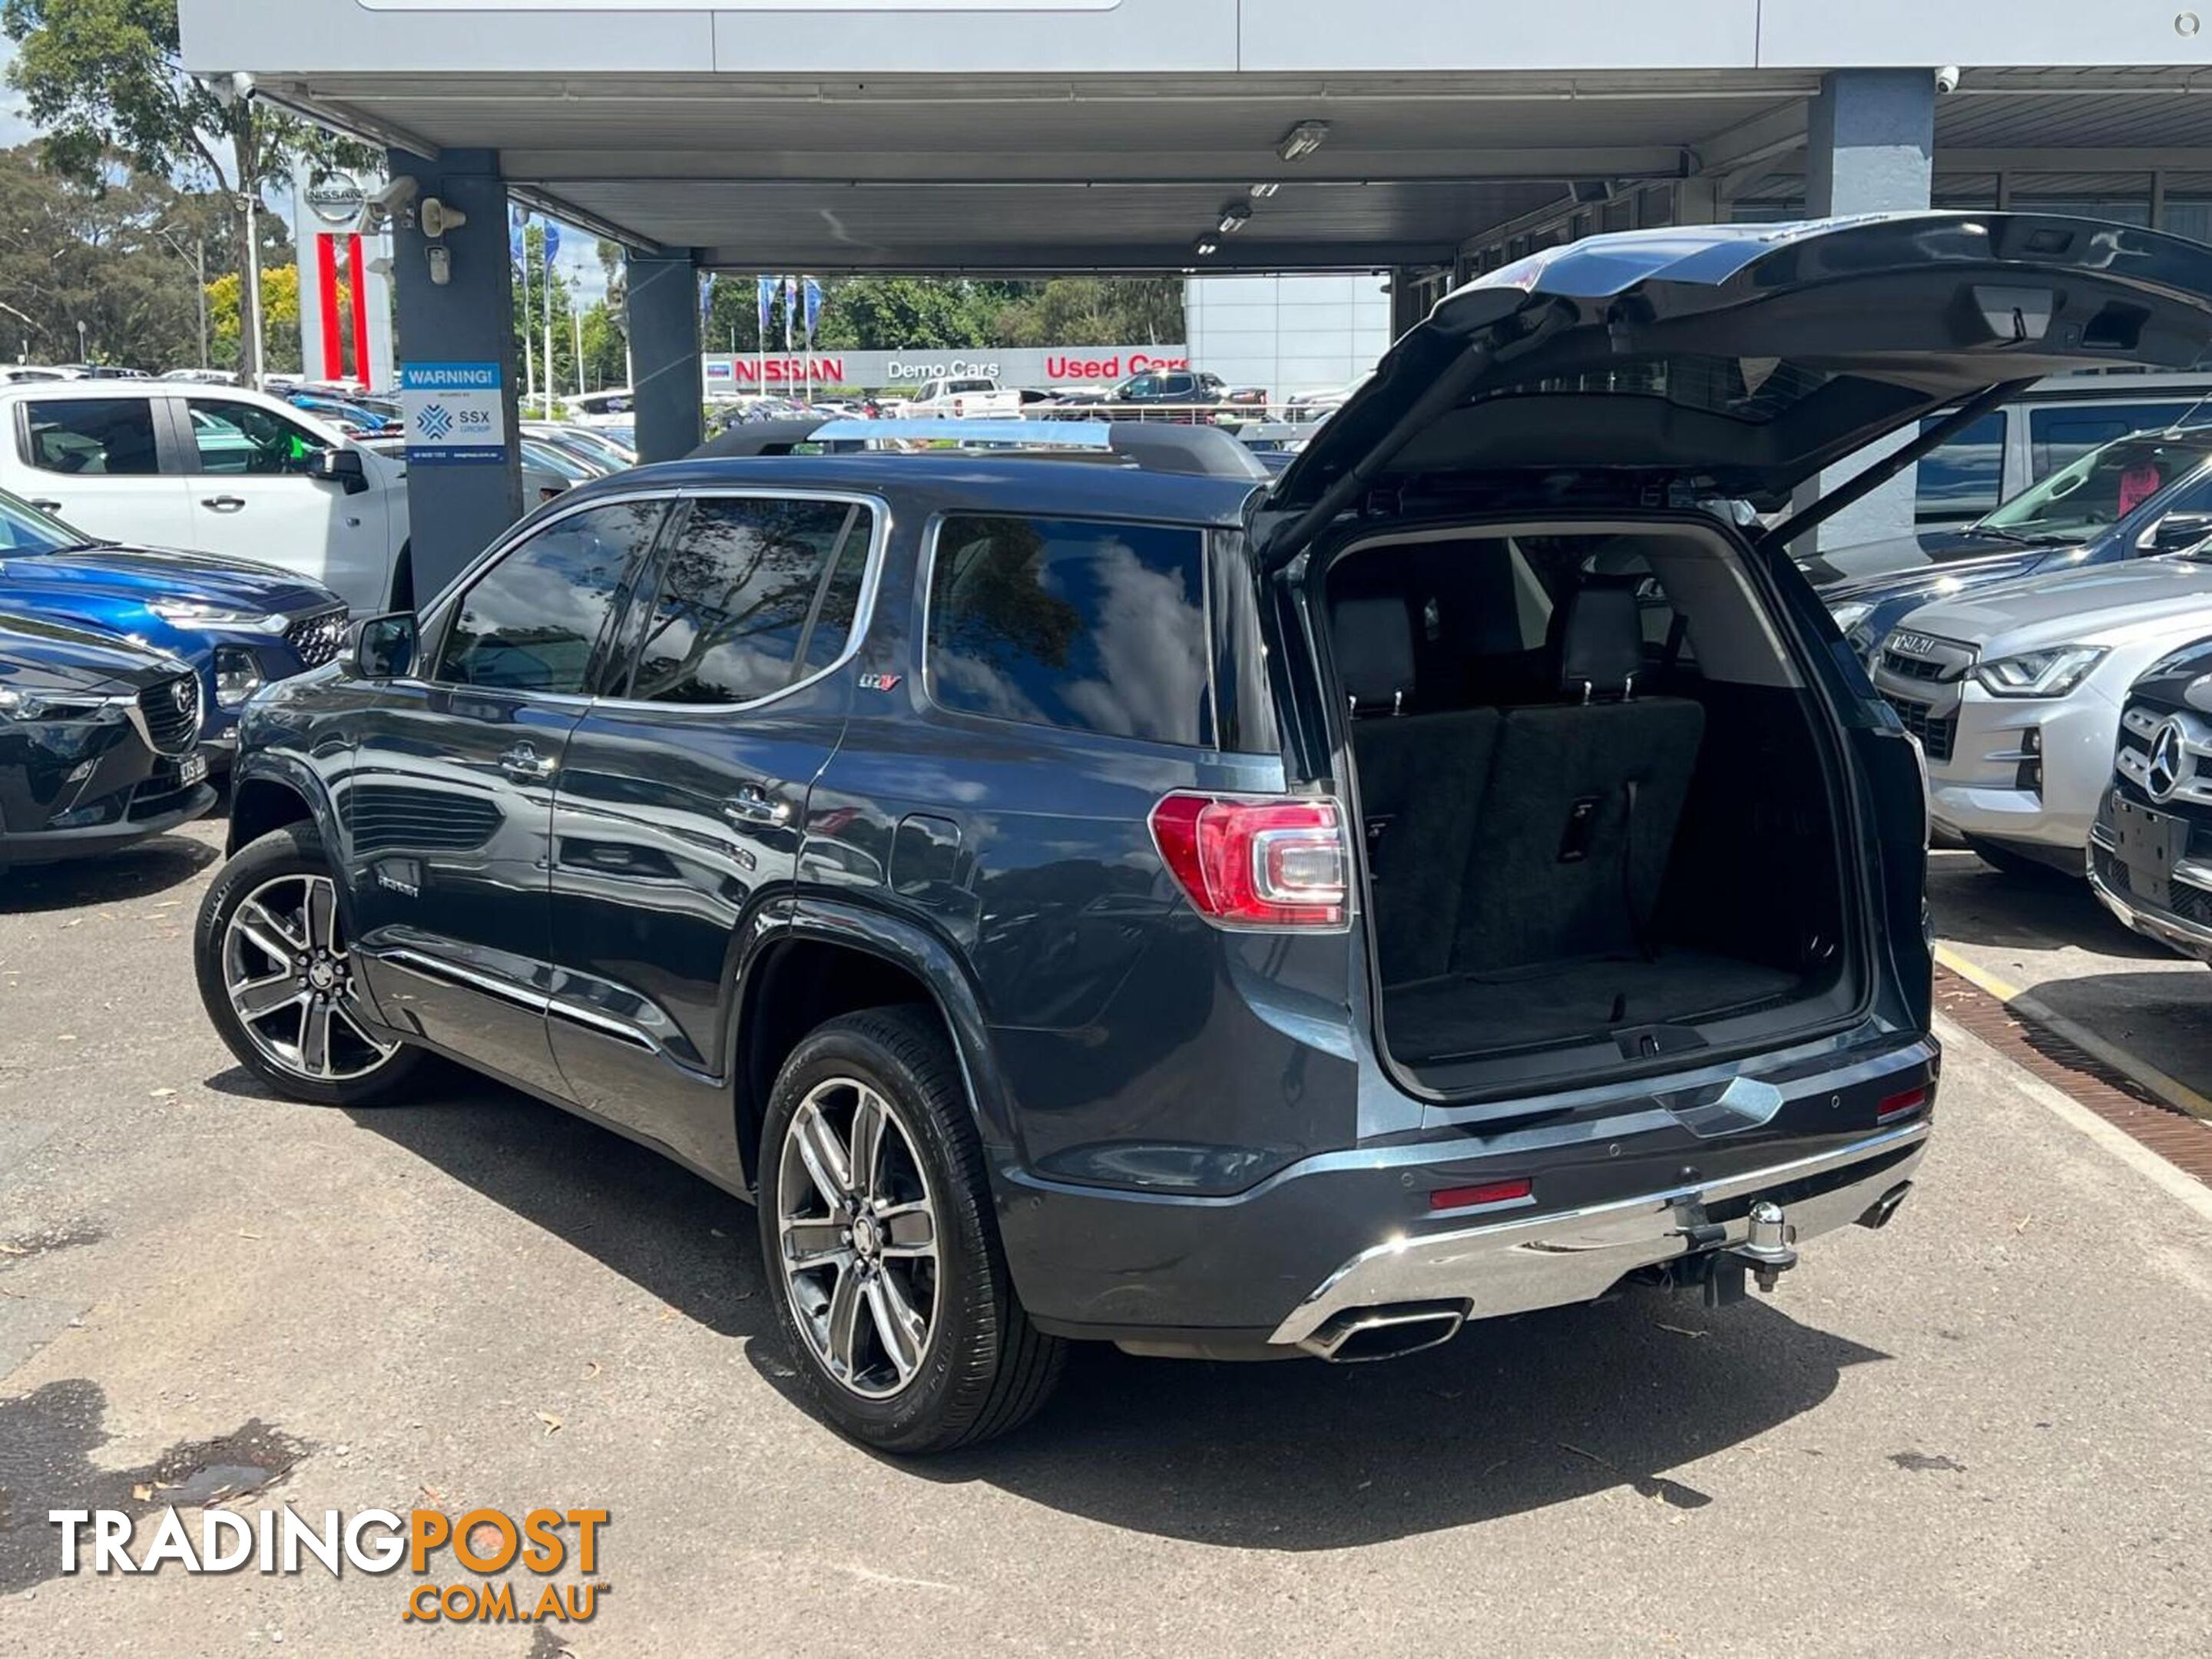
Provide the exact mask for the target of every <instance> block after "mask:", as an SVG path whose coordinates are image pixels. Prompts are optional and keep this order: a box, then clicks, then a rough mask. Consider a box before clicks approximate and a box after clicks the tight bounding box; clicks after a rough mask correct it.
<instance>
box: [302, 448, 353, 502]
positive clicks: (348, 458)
mask: <svg viewBox="0 0 2212 1659" xmlns="http://www.w3.org/2000/svg"><path fill="white" fill-rule="evenodd" d="M307 476H308V477H311V478H320V479H321V480H322V481H323V482H324V483H334V484H337V486H338V487H339V488H341V489H343V490H344V491H345V493H346V494H347V495H360V494H361V492H362V490H364V489H368V469H367V468H366V467H364V466H362V464H361V452H360V451H359V450H357V449H325V450H324V451H323V452H322V453H320V454H319V455H317V456H316V457H315V459H313V461H311V462H309V463H308V465H307Z"/></svg>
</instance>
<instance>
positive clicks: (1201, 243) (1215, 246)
mask: <svg viewBox="0 0 2212 1659" xmlns="http://www.w3.org/2000/svg"><path fill="white" fill-rule="evenodd" d="M1218 252H1221V244H1220V243H1218V242H1217V241H1215V240H1213V238H1212V237H1211V236H1201V237H1200V238H1199V239H1198V257H1199V258H1201V259H1202V258H1205V257H1206V255H1207V254H1209V253H1218Z"/></svg>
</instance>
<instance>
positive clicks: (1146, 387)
mask: <svg viewBox="0 0 2212 1659" xmlns="http://www.w3.org/2000/svg"><path fill="white" fill-rule="evenodd" d="M1159 389H1160V377H1159V376H1158V375H1157V374H1139V375H1138V376H1137V378H1136V379H1135V380H1132V381H1130V382H1129V390H1128V392H1127V395H1128V396H1129V397H1132V398H1150V397H1152V396H1153V395H1154V394H1155V393H1157V392H1158V391H1159Z"/></svg>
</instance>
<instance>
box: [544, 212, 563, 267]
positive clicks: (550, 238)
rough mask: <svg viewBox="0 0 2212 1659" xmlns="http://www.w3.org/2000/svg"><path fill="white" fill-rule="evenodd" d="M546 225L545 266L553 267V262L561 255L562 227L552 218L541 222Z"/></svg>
mask: <svg viewBox="0 0 2212 1659" xmlns="http://www.w3.org/2000/svg"><path fill="white" fill-rule="evenodd" d="M540 223H542V224H543V225H544V227H545V268H546V270H552V269H553V262H554V261H555V260H556V259H557V258H560V257H561V227H560V226H558V225H556V224H555V223H554V222H552V221H551V220H550V219H545V220H541V221H540Z"/></svg>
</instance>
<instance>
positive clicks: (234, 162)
mask: <svg viewBox="0 0 2212 1659" xmlns="http://www.w3.org/2000/svg"><path fill="white" fill-rule="evenodd" d="M0 30H4V31H5V32H6V33H7V35H8V38H9V40H13V41H15V43H16V45H17V46H18V47H19V48H20V50H19V51H18V52H17V54H16V58H15V63H14V64H13V65H12V66H10V68H9V71H8V81H9V85H10V86H12V87H14V88H15V89H16V90H17V91H19V92H21V93H22V94H23V95H24V101H25V104H26V106H27V109H28V111H29V112H30V116H31V118H32V119H33V121H35V122H37V123H38V124H39V125H40V126H41V127H43V128H44V129H46V137H45V139H44V140H43V141H42V143H43V149H44V153H45V156H46V161H47V163H48V165H49V166H51V167H54V168H55V169H56V170H57V171H59V172H61V173H66V174H69V175H71V176H73V177H76V178H77V179H82V180H84V181H85V182H87V183H88V184H94V183H98V182H100V180H102V179H104V177H105V176H106V169H107V168H108V167H109V166H110V165H111V162H112V157H113V156H115V155H118V154H119V155H122V156H124V157H125V158H126V159H127V160H128V161H130V163H131V166H132V167H135V168H137V171H138V172H139V173H143V174H146V175H149V176H151V177H155V178H167V177H188V178H194V179H199V180H202V181H204V183H205V184H207V185H210V187H212V188H215V189H219V190H227V191H231V192H232V193H234V195H235V196H236V197H238V198H239V199H240V203H241V204H242V205H243V206H244V208H245V211H242V212H240V213H239V214H238V215H237V216H236V218H237V224H236V232H235V234H236V236H237V239H238V240H237V258H238V261H239V264H240V269H242V270H250V269H251V268H252V265H253V263H254V261H255V258H256V252H257V250H256V248H255V246H254V243H253V236H254V225H255V222H256V221H257V220H258V218H259V213H258V203H259V200H260V195H261V191H262V190H263V188H264V186H265V185H268V184H269V183H270V181H271V180H273V179H277V178H279V177H282V176H283V175H284V174H285V173H288V172H289V169H290V166H291V163H292V161H293V160H294V158H295V157H297V156H300V155H306V156H307V157H309V158H311V159H313V160H315V161H320V162H323V163H324V164H325V165H336V164H338V163H341V162H343V163H348V164H351V165H355V166H373V165H374V163H375V161H376V159H377V158H376V157H375V155H374V152H372V151H370V150H368V149H366V148H365V147H363V146H362V145H359V144H355V143H349V142H348V141H345V140H343V139H340V138H338V137H335V136H334V135H332V134H330V133H327V132H325V131H322V130H320V129H319V128H316V127H313V126H310V125H307V123H305V122H302V121H299V120H296V119H295V118H292V117H290V116H286V115H280V114H276V113H274V112H268V111H264V110H261V109H258V108H257V107H256V106H255V105H254V103H253V101H252V100H251V99H250V98H240V99H236V100H232V101H229V102H227V103H226V102H224V101H222V100H219V99H217V98H216V95H215V94H213V93H211V92H210V91H209V90H208V89H207V88H204V87H202V86H201V85H200V84H199V83H198V82H196V81H194V80H193V79H192V78H191V76H188V75H186V74H185V71H184V66H183V63H182V60H181V58H180V55H179V43H178V33H177V4H176V0H0ZM225 150H227V151H228V155H227V156H226V155H222V154H220V153H219V152H222V151H225ZM262 334H263V326H262V319H260V318H258V317H252V318H249V319H247V325H246V328H245V329H244V331H242V333H241V334H240V362H239V368H240V372H241V373H242V374H246V375H247V376H249V377H251V376H254V375H258V374H259V373H260V372H261V367H262V365H261V355H262V344H261V343H262Z"/></svg>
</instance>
